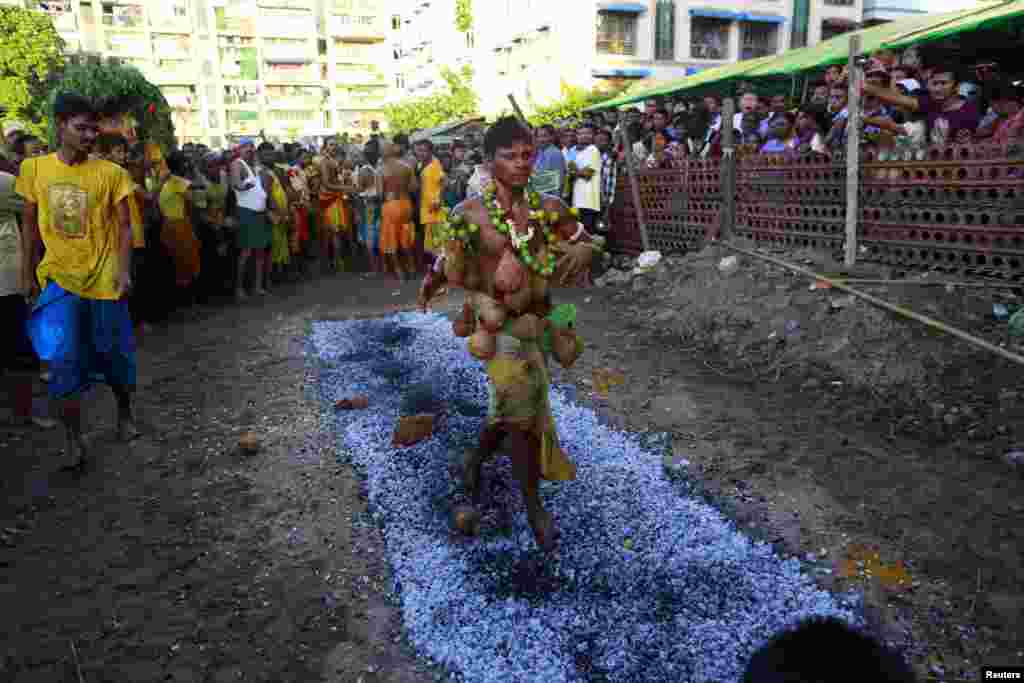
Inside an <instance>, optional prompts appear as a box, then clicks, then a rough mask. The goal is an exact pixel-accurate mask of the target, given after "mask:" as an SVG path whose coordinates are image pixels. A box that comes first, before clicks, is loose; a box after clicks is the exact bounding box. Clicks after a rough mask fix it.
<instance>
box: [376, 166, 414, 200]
mask: <svg viewBox="0 0 1024 683" xmlns="http://www.w3.org/2000/svg"><path fill="white" fill-rule="evenodd" d="M382 171H383V173H382V177H381V184H382V186H383V190H384V196H385V197H387V198H388V199H409V198H410V196H409V195H411V194H412V193H413V192H415V191H416V177H415V175H413V171H412V169H411V168H409V167H408V166H406V165H405V164H403V163H402V162H400V161H398V160H397V159H388V160H387V161H385V162H384V165H383V168H382Z"/></svg>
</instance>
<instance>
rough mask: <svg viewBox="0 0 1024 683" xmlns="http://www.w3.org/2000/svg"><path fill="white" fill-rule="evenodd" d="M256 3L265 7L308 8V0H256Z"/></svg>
mask: <svg viewBox="0 0 1024 683" xmlns="http://www.w3.org/2000/svg"><path fill="white" fill-rule="evenodd" d="M256 5H257V6H259V7H265V8H267V9H301V10H306V11H308V10H309V0H256Z"/></svg>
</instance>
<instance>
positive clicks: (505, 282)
mask: <svg viewBox="0 0 1024 683" xmlns="http://www.w3.org/2000/svg"><path fill="white" fill-rule="evenodd" d="M524 284H526V267H525V266H523V264H522V262H521V261H520V260H519V258H518V257H517V256H516V254H515V252H514V251H512V248H511V247H508V248H506V249H505V251H504V252H503V253H502V255H501V260H500V261H498V267H497V268H496V269H495V271H494V288H495V289H497V290H498V291H499V292H501V293H508V292H515V291H517V290H519V289H522V287H523V285H524Z"/></svg>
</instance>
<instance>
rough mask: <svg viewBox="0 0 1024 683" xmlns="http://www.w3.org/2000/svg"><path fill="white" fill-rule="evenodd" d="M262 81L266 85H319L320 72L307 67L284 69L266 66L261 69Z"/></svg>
mask: <svg viewBox="0 0 1024 683" xmlns="http://www.w3.org/2000/svg"><path fill="white" fill-rule="evenodd" d="M263 80H264V81H266V82H267V83H319V82H320V72H319V71H317V70H316V69H313V68H310V67H308V66H301V67H299V66H296V67H294V68H287V69H285V68H282V67H281V65H269V64H268V65H267V66H266V68H264V69H263Z"/></svg>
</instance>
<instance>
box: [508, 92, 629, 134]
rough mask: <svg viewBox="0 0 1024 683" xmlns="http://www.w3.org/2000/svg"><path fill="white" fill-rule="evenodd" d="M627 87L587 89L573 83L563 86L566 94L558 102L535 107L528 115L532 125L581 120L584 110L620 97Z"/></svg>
mask: <svg viewBox="0 0 1024 683" xmlns="http://www.w3.org/2000/svg"><path fill="white" fill-rule="evenodd" d="M625 89H626V86H619V87H616V88H612V89H609V90H598V89H596V88H595V89H593V90H589V91H588V90H585V89H583V88H576V87H573V86H571V85H566V86H564V87H563V93H564V96H563V97H562V99H560V100H558V101H557V102H552V103H551V104H548V105H544V106H542V107H534V113H533V115H531V116H527V119H528V120H529V121H530V125H531V126H535V127H536V126H543V125H545V124H554V123H556V122H558V121H564V120H570V121H579V120H581V119H582V118H583V110H584V109H586V108H587V107H592V106H594V105H595V104H600V103H601V102H607V101H608V100H610V99H612V98H615V97H618V96H619V95H620V94H622V92H623V91H624V90H625Z"/></svg>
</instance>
